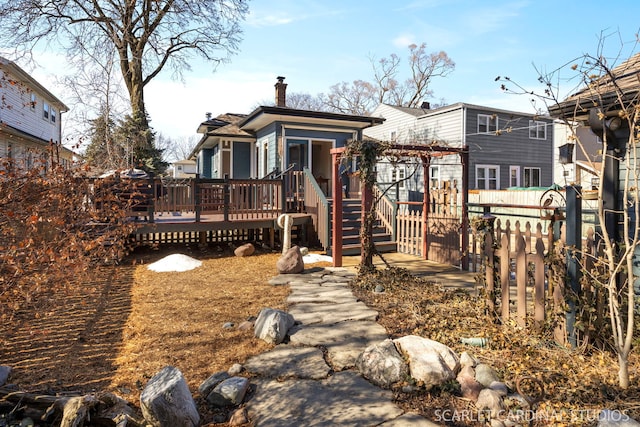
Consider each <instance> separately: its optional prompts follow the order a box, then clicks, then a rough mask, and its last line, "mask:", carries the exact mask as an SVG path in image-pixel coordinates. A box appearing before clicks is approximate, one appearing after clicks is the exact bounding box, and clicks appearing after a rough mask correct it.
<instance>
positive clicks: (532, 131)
mask: <svg viewBox="0 0 640 427" xmlns="http://www.w3.org/2000/svg"><path fill="white" fill-rule="evenodd" d="M529 139H547V124H546V123H545V122H536V121H534V120H529Z"/></svg>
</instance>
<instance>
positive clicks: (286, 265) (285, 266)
mask: <svg viewBox="0 0 640 427" xmlns="http://www.w3.org/2000/svg"><path fill="white" fill-rule="evenodd" d="M276 269H277V270H278V273H279V274H298V273H302V272H303V271H304V260H303V257H302V252H300V248H299V247H298V246H292V247H291V248H289V250H288V251H286V252H285V253H284V254H282V256H281V257H280V259H278V261H277V262H276Z"/></svg>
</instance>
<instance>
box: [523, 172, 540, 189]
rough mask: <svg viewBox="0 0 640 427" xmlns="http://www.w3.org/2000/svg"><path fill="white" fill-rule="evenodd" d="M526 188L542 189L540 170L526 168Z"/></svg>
mask: <svg viewBox="0 0 640 427" xmlns="http://www.w3.org/2000/svg"><path fill="white" fill-rule="evenodd" d="M524 186H525V187H540V168H524Z"/></svg>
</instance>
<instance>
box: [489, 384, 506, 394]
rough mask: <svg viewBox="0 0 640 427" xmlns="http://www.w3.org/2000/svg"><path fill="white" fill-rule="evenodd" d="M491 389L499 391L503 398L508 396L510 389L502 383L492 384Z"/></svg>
mask: <svg viewBox="0 0 640 427" xmlns="http://www.w3.org/2000/svg"><path fill="white" fill-rule="evenodd" d="M489 388H490V389H491V390H494V391H497V392H498V393H499V394H500V396H502V397H505V396H506V395H507V394H509V387H507V385H506V384H505V383H503V382H501V381H494V382H492V383H491V384H489Z"/></svg>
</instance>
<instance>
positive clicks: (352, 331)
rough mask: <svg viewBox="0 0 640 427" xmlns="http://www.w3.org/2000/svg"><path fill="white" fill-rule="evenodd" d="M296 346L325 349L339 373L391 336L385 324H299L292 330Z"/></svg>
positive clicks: (291, 339) (369, 322) (359, 322)
mask: <svg viewBox="0 0 640 427" xmlns="http://www.w3.org/2000/svg"><path fill="white" fill-rule="evenodd" d="M289 337H290V338H289V339H290V343H291V344H293V345H305V346H312V347H316V346H324V347H325V348H326V349H327V356H328V357H327V359H328V361H329V362H330V363H331V366H332V367H333V369H334V370H336V371H341V370H343V369H346V368H350V367H352V366H354V365H355V363H356V359H357V358H358V356H359V355H360V354H361V353H362V352H363V351H364V350H365V349H366V348H367V347H368V346H370V345H372V344H375V343H379V342H380V341H383V340H385V339H387V338H388V337H389V336H388V334H387V331H386V329H385V328H384V327H382V325H380V324H379V323H377V322H374V321H370V320H361V321H351V322H339V323H331V324H314V325H309V326H307V325H296V326H294V327H293V328H291V329H290V330H289Z"/></svg>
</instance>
